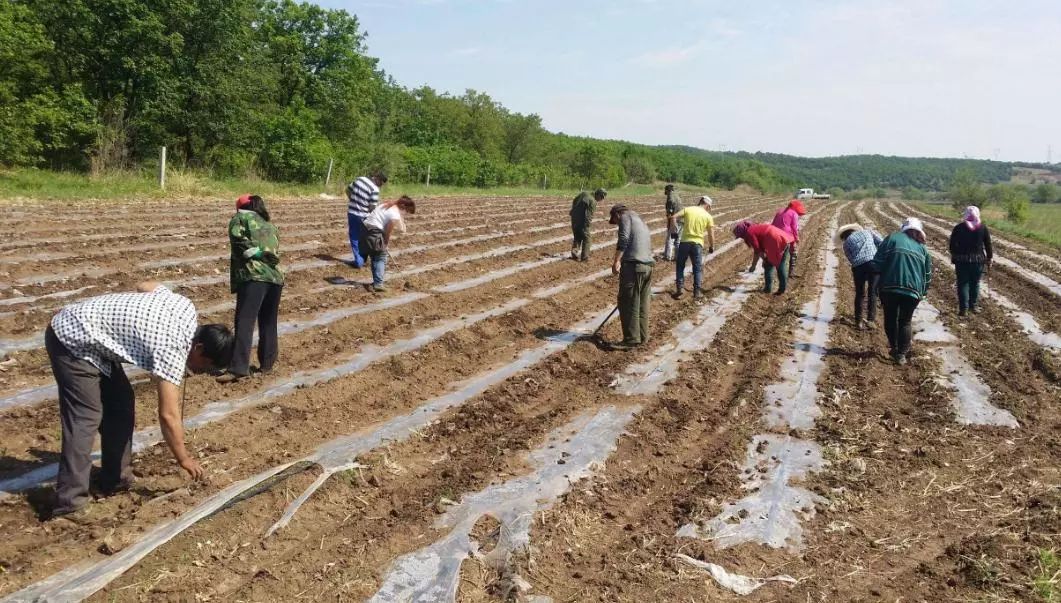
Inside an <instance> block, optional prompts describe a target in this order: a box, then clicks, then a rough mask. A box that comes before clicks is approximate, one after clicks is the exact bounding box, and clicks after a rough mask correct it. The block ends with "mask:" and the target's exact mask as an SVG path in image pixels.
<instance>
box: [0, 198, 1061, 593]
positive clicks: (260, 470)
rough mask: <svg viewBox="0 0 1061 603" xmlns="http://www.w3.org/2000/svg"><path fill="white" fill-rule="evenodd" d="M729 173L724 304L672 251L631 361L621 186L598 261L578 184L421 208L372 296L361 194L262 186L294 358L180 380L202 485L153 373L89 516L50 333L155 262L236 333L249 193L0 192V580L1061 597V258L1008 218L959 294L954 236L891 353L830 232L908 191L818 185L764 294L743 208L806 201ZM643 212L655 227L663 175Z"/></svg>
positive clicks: (286, 338) (144, 589) (203, 311)
mask: <svg viewBox="0 0 1061 603" xmlns="http://www.w3.org/2000/svg"><path fill="white" fill-rule="evenodd" d="M713 197H714V198H715V202H716V203H715V207H714V208H713V210H712V213H713V214H714V215H715V217H716V226H720V227H721V228H716V237H717V244H716V249H715V253H714V254H710V255H708V254H705V258H704V259H705V264H704V289H705V292H706V301H705V302H704V303H702V304H696V303H694V302H693V301H692V300H691V299H690V298H691V295H689V294H688V293H687V294H686V295H685V296H684V297H682V298H680V299H675V298H674V297H673V296H672V295H670V293H671V292H672V291H673V289H674V264H673V263H671V262H665V261H658V262H657V263H656V266H655V270H654V274H653V282H654V283H655V285H656V286H657V288H658V291H657V293H656V294H655V295H654V296H653V299H652V313H651V321H650V332H651V338H650V341H649V342H648V343H647V344H645V345H643V346H641V347H640V348H637V349H634V350H630V351H615V350H613V349H611V348H610V347H609V346H607V345H604V344H603V343H602V341H616V340H618V339H620V337H621V335H620V329H619V325H618V322H619V321H618V320H617V318H613V319H612V320H610V321H609V322H608V323H607V324H606V326H605V327H604V329H603V331H602V333H601V336H600V337H599V338H598V337H593V336H591V334H592V333H593V331H594V330H595V329H596V327H597V326H598V325H599V324H601V322H602V321H604V320H605V318H606V317H607V316H608V314H609V312H610V310H611V309H612V307H613V306H614V303H615V294H616V286H617V280H616V277H613V276H611V273H610V269H609V267H610V261H611V257H612V253H613V249H614V242H615V228H614V227H612V226H609V225H608V224H607V209H606V207H602V208H600V209H599V210H598V212H597V217H596V220H595V221H594V226H593V233H594V234H593V244H594V252H593V256H592V257H591V259H590V261H589V262H585V263H583V262H575V261H571V260H570V259H568V258H567V251H568V250H569V249H570V234H571V233H570V226H569V223H568V215H567V211H568V209H569V204H570V201H569V200H566V199H559V198H555V199H549V198H539V199H533V200H530V199H513V198H488V199H482V198H475V199H472V198H453V197H448V198H437V199H424V200H418V206H417V209H418V211H417V214H416V216H415V217H414V218H412V219H411V220H409V229H408V232H407V233H406V234H405V235H402V236H400V237H399V238H397V239H396V240H395V241H394V242H392V252H393V257H392V259H391V262H390V264H389V265H388V284H389V285H390V287H389V290H388V291H387V292H386V293H383V294H376V293H371V292H369V291H368V290H367V288H366V287H365V286H364V285H365V283H366V282H368V281H370V276H369V275H368V274H367V269H364V270H360V271H358V270H355V269H353V268H351V267H349V266H347V265H346V264H345V263H343V261H342V260H343V259H344V258H347V257H348V256H349V253H350V250H349V246H348V243H347V239H346V232H345V215H344V214H345V208H344V203H343V202H342V201H339V200H324V199H321V200H313V201H294V200H278V201H273V202H271V203H270V204H269V209H270V212H271V213H272V215H273V216H274V219H275V221H276V223H277V225H278V227H279V229H280V236H281V250H282V251H283V252H284V255H283V264H282V265H283V267H285V268H286V270H287V276H288V282H287V285H286V286H285V288H284V293H283V296H284V297H283V302H282V306H281V317H280V319H281V322H282V326H281V338H280V347H281V358H280V363H279V364H278V366H277V367H276V370H275V371H273V372H272V373H271V374H269V375H265V376H255V377H253V378H251V379H248V380H244V381H242V382H240V383H238V384H235V385H228V386H223V385H220V384H218V383H216V382H215V381H214V379H213V378H212V377H209V376H197V377H191V378H189V379H188V381H187V385H186V388H185V389H186V391H185V401H186V403H185V422H186V425H187V426H188V430H187V435H186V439H187V442H188V445H189V448H190V450H191V451H193V453H194V454H195V455H196V456H197V457H198V458H199V459H200V461H201V462H202V463H203V465H204V466H205V468H206V472H207V477H206V479H205V480H204V481H202V482H199V483H192V482H189V481H187V480H186V479H185V478H184V476H183V474H182V473H181V472H180V471H179V469H178V468H177V466H176V465H175V463H174V462H173V460H172V459H171V457H170V454H169V452H168V450H167V449H166V448H165V445H164V444H161V443H160V442H161V437H160V436H159V435H158V432H157V427H156V425H157V418H156V415H155V407H156V400H155V398H154V393H153V390H152V389H151V387H150V385H149V384H148V383H147V381H146V379H145V377H144V376H143V375H140V376H136V375H134V373H133V371H131V370H130V375H131V378H132V379H133V381H134V384H135V388H136V392H137V413H138V414H137V423H136V424H137V434H136V439H135V450H136V453H135V458H134V469H135V473H136V475H137V481H136V483H135V485H134V487H133V488H132V489H131V490H130V491H128V492H124V493H121V494H117V495H115V496H111V497H109V498H102V499H99V500H96V501H94V502H93V503H92V504H91V507H90V512H89V514H88V517H87V518H86V519H85V520H83V521H79V522H76V523H75V522H71V521H68V520H64V519H58V520H54V521H42V520H41V517H43V516H45V515H46V514H47V511H48V509H49V504H50V503H49V501H50V496H51V494H52V490H51V480H52V479H53V478H54V473H55V463H56V460H57V457H58V455H57V453H58V450H59V448H60V441H59V425H58V409H57V402H56V393H55V388H54V383H53V382H52V380H51V375H50V369H49V367H48V358H47V356H46V354H45V353H44V351H43V349H42V346H43V344H42V341H41V336H42V333H43V330H44V328H45V327H46V325H47V323H48V321H49V319H50V317H51V316H52V314H54V312H55V311H57V310H58V309H59V308H61V307H62V306H63V305H64V304H67V303H71V302H74V301H76V300H79V299H83V298H86V297H89V296H92V295H97V294H101V293H105V292H112V291H124V290H129V289H131V288H132V287H133V286H134V285H135V283H136V282H138V281H142V280H147V279H151V280H159V281H163V282H165V283H167V284H169V285H170V286H171V287H172V288H174V289H175V290H176V291H178V292H180V293H182V294H184V295H187V296H188V297H190V298H191V299H192V300H193V301H194V302H195V304H196V307H197V308H198V309H199V311H200V315H201V316H200V318H201V320H203V321H210V322H226V323H231V320H232V311H233V306H234V304H233V301H234V300H233V296H232V295H231V294H230V293H229V284H228V278H229V277H228V248H227V239H226V237H225V226H226V224H227V221H228V218H229V216H230V214H231V207H230V205H229V204H227V203H226V204H224V205H223V206H222V205H221V204H219V203H212V202H189V203H187V204H183V205H181V206H179V207H174V206H173V205H165V206H164V205H161V204H156V205H155V206H152V205H151V204H134V203H126V204H122V203H114V202H110V203H102V202H101V203H95V202H83V203H75V204H67V205H65V206H64V207H63V208H61V211H62V212H63V213H61V214H59V213H57V211H59V210H60V208H57V207H55V206H53V205H51V204H47V203H36V202H20V203H8V204H2V205H0V233H3V236H2V237H0V598H3V597H6V598H4V599H3V600H12V601H36V600H50V601H68V600H81V599H92V600H100V601H104V600H105V601H148V600H150V601H222V600H224V601H277V600H285V601H286V600H299V599H305V600H337V601H362V600H374V601H453V600H457V601H501V600H506V601H515V600H520V601H535V602H538V603H541V602H544V601H549V600H552V601H715V600H724V601H729V600H733V601H736V600H742V601H743V600H747V601H799V602H805V601H1056V600H1058V597H1061V594H1059V592H1061V586H1059V584H1058V580H1059V572H1061V562H1059V561H1058V559H1059V557H1061V509H1059V505H1061V404H1059V402H1061V338H1059V334H1061V297H1059V295H1061V294H1059V292H1058V290H1057V289H1056V287H1057V281H1058V280H1059V279H1061V270H1058V269H1057V261H1058V260H1059V259H1061V258H1059V256H1058V253H1057V250H1056V249H1048V248H1044V247H1043V246H1041V245H1035V244H1031V243H1029V242H1027V241H1021V240H1020V239H1019V238H1018V237H1016V236H1014V235H1005V236H1004V238H1005V239H1006V240H1007V242H1008V243H1009V245H1008V246H1001V245H996V254H997V255H999V256H1000V257H1002V258H1005V259H1007V260H1009V262H1010V263H1009V264H1005V263H996V268H995V269H994V270H993V271H992V274H991V279H990V282H989V286H988V289H989V291H988V293H987V294H986V298H985V300H984V303H983V312H982V313H981V314H977V315H974V316H971V317H970V318H968V319H959V317H958V316H957V314H956V307H955V306H956V302H955V301H954V298H955V295H954V278H953V270H952V268H951V267H950V265H949V263H948V262H947V261H946V257H945V256H943V255H937V256H936V263H935V276H934V279H933V283H932V288H931V291H930V293H929V296H928V299H927V300H926V302H924V303H922V305H921V307H919V309H918V311H917V314H916V315H915V330H916V331H917V333H918V335H917V341H916V342H915V350H914V357H913V359H912V361H911V362H910V363H909V364H907V365H905V366H896V365H894V364H893V363H891V362H890V361H889V360H888V359H887V342H886V339H885V336H884V332H883V330H882V329H881V320H880V319H878V321H877V324H876V325H874V328H872V329H871V330H869V331H859V330H857V329H856V328H855V324H854V322H853V308H852V306H853V297H854V287H853V283H852V279H851V276H850V267H849V266H848V264H847V261H846V259H845V258H844V256H843V252H842V250H841V249H840V247H839V243H838V242H837V240H836V237H835V234H836V233H835V231H836V228H837V226H838V225H839V224H843V223H847V222H855V221H858V222H861V223H863V224H874V225H875V226H876V227H877V229H878V230H880V231H881V232H882V233H884V234H887V233H888V232H891V231H892V230H895V227H896V221H897V220H899V219H901V218H902V217H903V216H904V215H906V213H905V212H910V211H913V210H912V209H911V208H908V207H905V206H904V207H899V206H896V205H895V204H891V203H887V202H874V201H866V202H859V203H837V202H833V203H827V204H815V205H813V206H811V207H810V212H809V213H808V215H807V216H806V217H805V218H804V219H803V220H802V222H801V223H802V226H801V229H802V230H801V236H800V244H799V256H798V264H797V269H796V275H795V277H794V278H793V279H792V281H791V283H790V288H789V291H788V292H787V293H786V294H785V295H783V296H775V295H767V294H764V293H762V292H761V287H762V273H761V272H762V270H761V269H760V271H759V272H758V273H756V274H749V273H747V272H746V270H747V266H748V263H749V260H750V255H749V252H748V250H747V248H746V247H745V246H744V245H743V243H740V242H735V241H734V240H733V237H732V235H731V234H730V232H729V231H730V226H731V225H732V223H733V222H735V221H737V220H741V219H750V220H753V221H769V220H770V219H771V217H772V216H773V213H774V212H775V211H776V210H777V209H778V208H779V207H781V206H782V205H783V204H784V202H785V200H784V199H781V198H770V197H766V196H759V195H753V194H746V193H739V192H725V191H723V192H719V193H717V194H713ZM687 201H688V200H687ZM624 202H626V203H627V204H628V205H629V206H630V207H632V208H633V209H635V210H636V211H638V212H639V213H640V214H641V216H642V217H643V218H644V219H645V220H646V222H647V223H648V226H649V228H650V230H651V231H652V232H653V243H654V248H656V249H659V250H661V249H662V245H663V242H664V234H663V232H664V228H665V226H666V224H665V217H664V213H663V202H662V200H661V199H659V198H638V199H632V200H625V201H624ZM603 205H608V203H607V202H606V203H605V204H603ZM926 221H927V220H926ZM934 224H935V227H936V228H940V229H942V228H946V225H945V224H944V223H942V222H939V223H938V224H936V223H934ZM928 235H929V237H928V238H929V245H928V246H929V248H930V249H931V250H933V251H935V252H936V253H937V254H945V253H946V247H947V245H946V238H945V236H944V235H943V234H940V232H936V231H935V230H932V229H929V230H928ZM691 279H692V277H691V275H687V276H686V287H687V288H688V289H691V287H692V282H691ZM1051 597H1052V598H1051Z"/></svg>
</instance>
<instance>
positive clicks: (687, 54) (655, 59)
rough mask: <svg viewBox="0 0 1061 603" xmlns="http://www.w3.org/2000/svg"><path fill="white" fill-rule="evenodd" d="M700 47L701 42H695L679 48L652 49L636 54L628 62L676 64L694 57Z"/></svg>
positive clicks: (651, 64) (655, 65) (643, 64)
mask: <svg viewBox="0 0 1061 603" xmlns="http://www.w3.org/2000/svg"><path fill="white" fill-rule="evenodd" d="M702 47H703V42H695V43H693V44H690V45H688V46H684V47H681V48H666V49H663V50H652V51H649V52H645V53H642V54H639V55H637V56H636V57H634V58H632V59H630V62H631V63H633V64H634V65H641V66H643V67H661V66H666V65H677V64H680V63H685V62H687V61H689V60H691V59H693V58H695V57H696V55H697V54H698V53H699V52H700V49H701V48H702Z"/></svg>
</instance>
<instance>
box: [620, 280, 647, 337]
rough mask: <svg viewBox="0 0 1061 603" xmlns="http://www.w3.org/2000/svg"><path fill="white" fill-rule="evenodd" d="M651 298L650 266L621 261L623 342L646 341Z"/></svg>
mask: <svg viewBox="0 0 1061 603" xmlns="http://www.w3.org/2000/svg"><path fill="white" fill-rule="evenodd" d="M651 299H652V266H649V265H648V264H638V263H637V262H623V264H622V267H621V268H620V269H619V320H620V321H621V322H622V323H623V343H628V344H640V343H645V342H647V341H648V306H649V301H650V300H651Z"/></svg>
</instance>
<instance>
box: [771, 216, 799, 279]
mask: <svg viewBox="0 0 1061 603" xmlns="http://www.w3.org/2000/svg"><path fill="white" fill-rule="evenodd" d="M806 213H807V208H806V207H803V202H802V201H800V200H799V199H793V200H791V201H789V203H788V205H787V206H786V207H784V208H783V209H781V210H779V211H778V212H777V213H776V214H774V221H773V222H772V224H773V225H774V226H776V227H778V228H780V229H781V230H783V231H785V232H787V233H788V234H790V235H792V245H791V246H790V247H789V250H788V275H789V276H794V275H795V274H796V245H797V244H798V243H799V217H800V216H802V215H804V214H806Z"/></svg>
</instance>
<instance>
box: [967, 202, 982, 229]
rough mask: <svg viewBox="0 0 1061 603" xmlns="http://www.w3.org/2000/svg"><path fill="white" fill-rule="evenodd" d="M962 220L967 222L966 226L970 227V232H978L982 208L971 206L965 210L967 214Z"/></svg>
mask: <svg viewBox="0 0 1061 603" xmlns="http://www.w3.org/2000/svg"><path fill="white" fill-rule="evenodd" d="M962 220H965V225H966V226H968V227H969V230H976V229H977V228H980V226H981V224H982V223H981V222H980V208H979V207H977V206H975V205H970V206H969V207H966V208H965V214H964V215H962Z"/></svg>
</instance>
